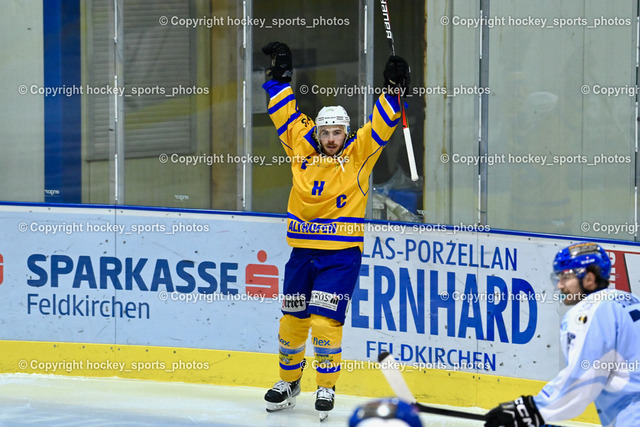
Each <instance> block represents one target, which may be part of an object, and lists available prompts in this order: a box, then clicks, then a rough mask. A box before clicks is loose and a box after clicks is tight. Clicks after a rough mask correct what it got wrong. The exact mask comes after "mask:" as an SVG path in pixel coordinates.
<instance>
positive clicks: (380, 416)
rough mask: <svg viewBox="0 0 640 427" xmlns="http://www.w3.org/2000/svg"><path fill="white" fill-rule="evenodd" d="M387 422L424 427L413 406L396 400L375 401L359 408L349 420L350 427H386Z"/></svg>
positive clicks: (411, 426) (410, 426)
mask: <svg viewBox="0 0 640 427" xmlns="http://www.w3.org/2000/svg"><path fill="white" fill-rule="evenodd" d="M365 420H366V421H365ZM375 420H379V421H380V424H377V423H375ZM385 420H400V421H404V423H405V424H406V425H407V426H409V427H422V422H421V421H420V416H419V415H418V410H417V409H416V408H415V407H414V406H413V405H410V404H408V403H407V402H405V401H403V400H400V399H396V398H394V399H379V400H374V401H371V402H368V403H365V404H364V405H362V406H359V407H357V408H356V410H355V412H354V413H353V415H352V416H351V418H350V419H349V427H356V426H361V425H362V426H364V425H371V426H373V425H380V426H384V425H385ZM394 425H397V424H394Z"/></svg>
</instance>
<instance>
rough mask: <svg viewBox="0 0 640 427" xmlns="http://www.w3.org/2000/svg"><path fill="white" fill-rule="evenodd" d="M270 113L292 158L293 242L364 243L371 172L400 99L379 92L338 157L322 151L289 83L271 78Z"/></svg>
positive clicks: (289, 209) (321, 245)
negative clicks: (372, 105)
mask: <svg viewBox="0 0 640 427" xmlns="http://www.w3.org/2000/svg"><path fill="white" fill-rule="evenodd" d="M262 87H263V88H264V89H265V90H266V91H267V93H268V94H269V98H270V99H269V106H268V112H269V116H270V117H271V120H272V121H273V124H274V125H275V127H276V129H277V132H278V136H279V138H280V142H281V144H282V147H283V148H284V150H285V152H286V154H287V155H288V156H289V157H290V159H291V170H292V173H293V187H292V189H291V193H290V195H289V204H288V207H287V242H288V243H289V245H290V246H292V247H297V248H312V249H345V248H349V247H354V246H357V247H359V248H360V250H361V251H362V249H363V245H364V215H365V209H366V205H367V197H368V194H369V175H370V174H371V171H372V170H373V166H374V165H375V163H376V161H377V160H378V158H379V157H380V153H381V152H382V149H383V148H384V146H385V145H386V143H387V142H388V141H389V139H390V138H391V135H392V134H393V131H394V130H395V128H396V126H397V125H398V122H399V118H400V104H399V103H398V100H397V98H394V97H392V96H389V95H385V94H383V95H381V96H380V97H379V98H378V100H377V101H376V103H375V105H374V107H373V113H372V114H371V116H370V120H369V122H367V123H366V124H365V125H364V126H362V127H361V128H360V129H358V131H357V132H355V134H353V133H352V134H350V135H349V136H347V138H346V140H345V145H344V149H343V150H342V153H341V154H340V155H339V156H336V157H329V156H326V155H324V154H322V153H321V152H320V151H319V149H318V144H317V142H316V140H315V138H314V132H315V124H314V122H313V120H311V118H309V117H308V116H306V115H305V114H303V113H301V112H300V111H299V110H298V105H297V102H296V99H295V96H294V94H293V90H292V89H291V86H290V85H289V83H281V82H278V81H275V80H270V81H268V82H266V83H265V84H264V85H263V86H262Z"/></svg>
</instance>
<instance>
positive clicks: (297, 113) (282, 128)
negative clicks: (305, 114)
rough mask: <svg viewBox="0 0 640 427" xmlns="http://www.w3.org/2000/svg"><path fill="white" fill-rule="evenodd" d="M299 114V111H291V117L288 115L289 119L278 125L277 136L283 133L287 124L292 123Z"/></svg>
mask: <svg viewBox="0 0 640 427" xmlns="http://www.w3.org/2000/svg"><path fill="white" fill-rule="evenodd" d="M300 114H302V113H301V112H300V111H296V112H295V113H293V114H292V115H291V117H289V120H287V122H286V123H285V124H283V125H282V126H280V129H278V136H280V135H282V134H283V133H285V132H286V131H287V128H288V127H289V125H290V124H291V123H293V122H294V121H295V120H296V119H297V118H298V117H300Z"/></svg>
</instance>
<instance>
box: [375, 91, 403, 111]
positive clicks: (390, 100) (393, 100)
mask: <svg viewBox="0 0 640 427" xmlns="http://www.w3.org/2000/svg"><path fill="white" fill-rule="evenodd" d="M384 99H386V100H387V102H388V103H389V105H390V106H391V108H393V111H394V112H395V113H397V112H398V111H400V103H399V102H398V97H397V96H391V95H389V94H388V93H385V94H384ZM378 100H380V99H378Z"/></svg>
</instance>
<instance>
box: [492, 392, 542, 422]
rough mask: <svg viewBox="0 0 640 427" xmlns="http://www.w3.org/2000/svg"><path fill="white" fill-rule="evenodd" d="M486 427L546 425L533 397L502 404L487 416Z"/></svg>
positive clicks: (521, 397) (522, 397)
mask: <svg viewBox="0 0 640 427" xmlns="http://www.w3.org/2000/svg"><path fill="white" fill-rule="evenodd" d="M486 420H487V421H486V422H485V423H484V426H485V427H539V426H541V425H543V424H544V420H543V419H542V415H540V412H538V408H537V407H536V404H535V402H534V401H533V397H531V396H520V397H519V398H517V399H516V400H514V401H512V402H505V403H501V404H500V405H498V406H496V407H495V408H493V409H492V410H491V411H489V412H488V413H487V415H486Z"/></svg>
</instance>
